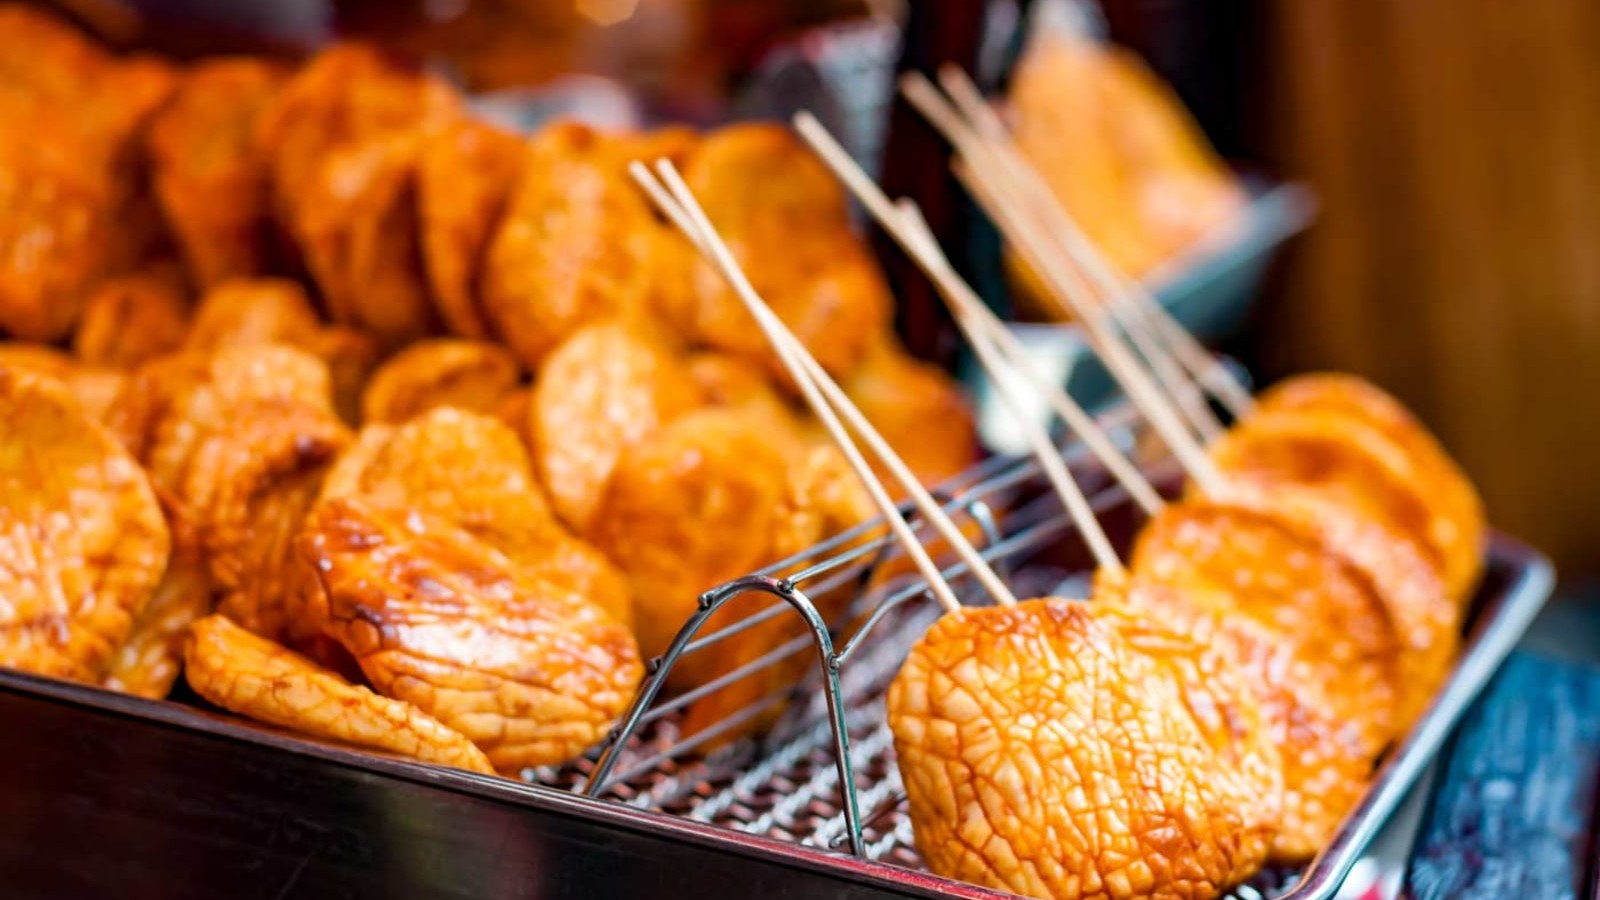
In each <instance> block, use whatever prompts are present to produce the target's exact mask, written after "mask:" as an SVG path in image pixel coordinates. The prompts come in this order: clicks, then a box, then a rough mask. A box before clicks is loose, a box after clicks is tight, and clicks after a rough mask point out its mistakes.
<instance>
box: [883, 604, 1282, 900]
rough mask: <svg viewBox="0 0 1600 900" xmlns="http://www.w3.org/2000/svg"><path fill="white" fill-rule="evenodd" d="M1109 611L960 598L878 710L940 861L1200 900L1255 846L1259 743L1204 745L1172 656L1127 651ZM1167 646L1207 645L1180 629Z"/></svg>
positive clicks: (1085, 891)
mask: <svg viewBox="0 0 1600 900" xmlns="http://www.w3.org/2000/svg"><path fill="white" fill-rule="evenodd" d="M1108 609H1109V608H1108V607H1105V606H1101V605H1100V604H1098V603H1096V604H1087V603H1079V602H1073V601H1068V600H1060V599H1054V598H1051V599H1041V600H1029V601H1026V602H1023V603H1020V604H1018V605H1016V606H1014V607H986V608H968V609H963V610H961V611H959V612H956V613H951V614H948V615H945V616H944V617H943V618H941V619H940V620H939V621H938V622H936V623H934V625H933V626H932V627H931V628H930V629H929V630H928V632H927V634H925V635H924V636H923V637H922V639H921V640H919V641H918V642H917V644H916V646H914V647H913V648H912V650H911V654H910V656H909V657H908V658H907V660H906V662H905V664H904V665H903V666H902V667H901V669H900V672H899V673H898V674H897V675H896V676H895V679H894V682H893V683H892V684H891V685H890V688H889V696H888V718H889V725H890V728H891V729H892V730H893V733H894V743H895V752H896V754H897V756H898V762H899V767H900V774H901V778H902V780H903V781H904V782H905V786H906V793H907V796H908V798H909V800H910V810H911V821H912V826H913V828H914V829H915V833H916V841H917V848H918V849H919V850H920V851H921V852H922V855H923V858H924V859H926V860H927V862H928V866H929V868H931V869H932V870H933V871H934V872H937V873H938V874H940V875H944V876H946V877H950V878H957V879H961V880H963V881H969V882H972V883H975V884H980V885H983V886H986V887H991V888H997V889H1000V890H1008V891H1014V892H1016V893H1019V894H1026V895H1028V896H1033V897H1047V898H1074V900H1110V898H1126V897H1150V898H1175V900H1176V898H1182V900H1194V898H1211V897H1216V896H1219V895H1220V894H1221V893H1222V892H1223V891H1225V890H1227V889H1228V888H1229V887H1231V886H1233V885H1235V884H1237V883H1239V882H1240V881H1242V880H1244V879H1245V878H1247V877H1249V876H1250V875H1252V874H1254V873H1255V871H1256V870H1257V869H1258V868H1259V867H1260V866H1261V864H1262V862H1263V861H1264V860H1265V859H1266V856H1267V851H1268V846H1269V844H1270V842H1271V840H1272V835H1273V827H1272V824H1271V822H1270V820H1266V821H1264V820H1263V819H1262V816H1263V815H1264V814H1266V813H1268V812H1270V807H1271V798H1272V769H1271V765H1270V760H1267V759H1265V758H1262V759H1260V760H1252V759H1251V756H1252V755H1253V754H1254V753H1255V749H1258V748H1261V745H1260V744H1255V745H1254V746H1253V747H1226V746H1225V747H1222V748H1219V747H1218V745H1217V744H1215V743H1213V741H1214V740H1215V739H1216V738H1217V735H1215V734H1213V733H1209V732H1208V730H1207V729H1206V728H1205V727H1204V726H1202V724H1201V723H1200V722H1198V721H1197V720H1196V717H1195V715H1194V714H1193V713H1192V712H1191V711H1190V698H1188V697H1186V696H1185V686H1184V684H1183V683H1182V679H1181V678H1179V677H1175V669H1174V668H1173V666H1172V665H1171V664H1169V663H1168V662H1164V661H1163V659H1162V657H1161V656H1158V655H1156V654H1153V653H1147V652H1143V651H1141V650H1139V649H1137V648H1135V647H1134V646H1133V645H1132V644H1131V643H1130V642H1129V641H1128V640H1127V639H1126V638H1125V637H1124V636H1123V635H1122V631H1121V626H1120V625H1119V619H1121V617H1120V616H1118V615H1117V614H1116V613H1115V612H1114V611H1108ZM1167 643H1168V644H1169V645H1170V649H1169V650H1168V651H1164V653H1168V654H1177V655H1180V656H1183V657H1189V658H1193V657H1194V656H1195V655H1196V654H1197V653H1203V648H1201V649H1196V648H1195V647H1194V645H1193V643H1192V642H1185V641H1184V639H1183V638H1182V637H1181V636H1179V635H1177V634H1172V635H1169V636H1168V640H1167ZM1179 668H1182V667H1181V666H1180V667H1179ZM1237 699H1238V701H1239V702H1240V703H1248V700H1249V698H1248V697H1245V696H1240V697H1238V698H1237ZM1265 752H1267V753H1270V748H1265ZM1241 754H1242V755H1241ZM1246 760H1250V762H1249V763H1248V764H1244V763H1245V762H1246ZM1258 762H1259V765H1258V764H1257V763H1258Z"/></svg>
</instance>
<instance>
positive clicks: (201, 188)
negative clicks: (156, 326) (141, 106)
mask: <svg viewBox="0 0 1600 900" xmlns="http://www.w3.org/2000/svg"><path fill="white" fill-rule="evenodd" d="M287 77H288V72H287V71H286V70H284V69H283V68H282V67H281V66H279V65H277V64H276V63H273V62H270V61H268V60H263V59H258V58H253V57H235V58H220V59H211V60H204V61H201V62H199V63H197V64H195V65H194V66H193V67H192V68H190V69H189V70H188V71H187V72H185V73H184V75H183V79H182V81H181V83H180V84H179V86H178V88H177V90H176V91H175V92H174V94H173V97H172V100H171V102H170V103H168V104H167V105H166V106H165V107H164V108H163V109H162V110H161V111H160V112H159V113H157V115H156V116H155V118H154V119H153V120H152V122H151V123H150V133H149V136H148V139H147V141H146V146H147V150H148V153H149V156H150V167H151V178H152V181H153V183H154V188H155V193H156V197H157V199H158V200H159V201H160V204H161V211H162V214H163V215H164V217H165V219H166V221H167V223H168V225H169V226H170V227H171V229H172V232H173V235H174V237H175V238H176V239H177V243H178V246H179V247H180V248H181V249H182V251H183V256H184V260H185V261H186V262H187V263H188V266H189V272H190V274H191V275H192V276H193V277H194V280H195V283H196V284H197V285H199V286H200V287H201V288H209V287H212V286H215V285H217V284H220V283H222V282H224V281H227V280H228V279H231V278H239V277H244V276H250V275H258V274H260V273H261V272H263V271H265V269H266V266H267V262H268V248H267V242H266V230H265V229H266V224H267V212H268V210H267V159H266V157H265V156H264V155H263V154H262V152H261V148H260V147H259V146H258V145H257V143H256V141H255V137H254V135H255V128H256V120H257V119H258V118H259V117H260V115H261V113H262V111H263V110H264V109H265V108H266V106H267V104H268V103H269V102H271V100H272V98H273V97H274V96H275V95H276V93H277V91H278V90H279V89H280V88H281V87H282V86H283V84H284V82H285V80H286V79H287Z"/></svg>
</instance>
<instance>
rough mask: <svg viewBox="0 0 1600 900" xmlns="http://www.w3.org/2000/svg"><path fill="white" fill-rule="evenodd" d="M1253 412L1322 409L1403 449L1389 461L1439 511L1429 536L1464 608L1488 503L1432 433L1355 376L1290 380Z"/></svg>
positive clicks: (1478, 569) (1475, 574) (1484, 534)
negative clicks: (1351, 421)
mask: <svg viewBox="0 0 1600 900" xmlns="http://www.w3.org/2000/svg"><path fill="white" fill-rule="evenodd" d="M1256 410H1257V411H1258V412H1263V413H1272V412H1279V411H1294V410H1303V411H1320V412H1328V413H1334V414H1337V415H1341V416H1346V417H1348V418H1350V419H1354V420H1356V421H1357V422H1360V423H1362V424H1364V425H1366V426H1369V427H1371V428H1375V429H1377V430H1378V431H1379V432H1381V433H1382V434H1383V436H1384V437H1386V438H1388V439H1389V440H1390V441H1392V442H1394V443H1395V444H1396V445H1398V446H1399V448H1400V450H1401V455H1400V456H1399V457H1389V458H1390V459H1392V460H1394V464H1395V465H1397V466H1398V467H1399V474H1401V475H1402V476H1403V477H1404V479H1405V480H1407V481H1408V482H1410V483H1412V484H1415V485H1417V486H1418V488H1419V493H1420V495H1421V496H1422V497H1423V499H1424V500H1425V501H1426V502H1427V503H1428V505H1429V506H1430V507H1431V508H1432V509H1433V510H1434V517H1433V522H1432V535H1433V541H1434V543H1435V544H1436V545H1437V546H1438V547H1439V549H1440V552H1441V553H1442V554H1443V556H1444V563H1445V582H1446V586H1447V587H1448V588H1449V590H1450V595H1451V596H1452V597H1455V598H1456V601H1457V602H1458V603H1465V602H1467V599H1468V597H1469V595H1470V594H1471V592H1472V589H1473V587H1474V586H1475V585H1476V584H1477V582H1478V579H1479V577H1480V576H1481V575H1482V574H1483V564H1484V553H1485V547H1486V544H1487V541H1488V523H1487V517H1486V515H1485V513H1484V509H1483V498H1481V497H1479V496H1478V492H1477V489H1476V488H1474V487H1473V485H1472V481H1471V480H1470V479H1468V478H1467V476H1466V473H1464V472H1462V471H1461V467H1460V466H1458V465H1456V462H1455V460H1453V459H1451V458H1450V455H1449V454H1448V453H1446V452H1445V451H1444V448H1443V447H1441V446H1439V442H1438V441H1437V440H1435V439H1434V437H1433V435H1431V434H1429V433H1428V430H1427V429H1426V428H1424V427H1423V426H1422V424H1421V423H1420V422H1418V421H1417V420H1416V418H1415V417H1414V416H1412V415H1411V413H1410V412H1409V411H1408V410H1407V409H1406V408H1405V407H1404V406H1403V405H1401V403H1400V402H1399V401H1398V400H1396V399H1395V398H1393V397H1391V396H1389V395H1388V394H1386V393H1384V392H1383V391H1382V390H1381V389H1380V388H1378V387H1377V386H1376V385H1373V384H1372V383H1371V382H1368V381H1364V380H1362V379H1360V378H1358V377H1356V376H1354V375H1340V374H1333V373H1323V374H1316V375H1299V376H1295V377H1294V378H1289V379H1285V380H1284V381H1281V382H1279V383H1278V384H1276V385H1274V386H1273V387H1272V388H1270V389H1269V390H1266V391H1263V392H1262V393H1261V394H1260V396H1258V397H1257V398H1256Z"/></svg>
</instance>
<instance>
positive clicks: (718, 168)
mask: <svg viewBox="0 0 1600 900" xmlns="http://www.w3.org/2000/svg"><path fill="white" fill-rule="evenodd" d="M684 180H685V181H687V182H688V184H689V187H690V188H691V189H692V190H693V191H694V192H695V195H696V197H697V198H698V199H699V200H700V202H701V204H702V205H703V206H704V207H705V211H706V215H707V217H708V218H710V220H711V222H712V223H713V224H714V225H716V226H717V229H718V231H719V232H720V233H721V234H722V235H723V236H724V238H725V240H726V241H727V243H728V246H729V249H730V250H731V251H732V252H733V254H734V257H735V258H736V259H737V260H738V262H739V263H740V265H741V267H742V268H743V269H744V270H745V272H746V274H747V275H748V276H749V278H750V282H751V284H752V285H753V286H754V287H755V288H756V291H757V292H758V293H759V294H760V295H761V297H762V298H763V299H764V300H766V301H767V303H768V305H770V306H771V307H772V310H773V312H775V313H777V315H778V317H779V318H780V319H782V320H783V321H784V323H785V324H787V325H788V326H789V328H790V330H792V331H793V332H794V333H795V336H796V337H798V338H799V339H800V341H801V343H803V344H805V345H806V348H807V349H808V350H810V351H811V353H812V355H814V356H815V357H816V358H817V361H818V362H819V363H821V364H822V366H823V368H825V369H827V370H828V371H829V372H830V373H831V374H833V375H836V376H838V375H843V374H844V373H847V372H849V371H850V370H851V369H853V368H854V367H855V365H856V364H857V363H858V362H859V361H860V360H861V358H862V357H863V356H864V355H865V354H866V352H867V349H868V346H869V345H870V344H871V342H872V341H873V340H874V339H876V338H877V337H878V336H879V335H880V334H881V333H882V332H883V331H885V330H886V328H887V322H888V316H889V310H890V307H891V305H892V301H891V300H890V298H889V293H888V289H887V287H886V286H885V285H884V283H883V276H882V274H881V273H880V272H878V270H877V267H876V264H875V263H874V262H873V260H872V257H871V255H870V254H869V253H868V252H867V251H866V249H865V247H864V245H863V244H862V243H861V241H860V239H859V238H858V237H856V235H855V234H853V233H852V231H851V228H850V219H849V213H848V207H847V205H846V203H845V197H844V193H843V190H842V188H840V186H839V184H838V183H837V182H836V181H835V180H834V178H833V176H832V175H830V174H829V173H828V170H827V168H826V167H824V166H823V165H822V163H821V162H820V161H818V160H817V158H816V156H815V155H814V154H812V153H811V152H810V151H809V150H808V149H806V147H805V146H804V145H803V144H802V143H801V142H800V141H799V140H798V139H797V138H796V137H795V136H794V134H793V133H792V132H790V131H789V129H787V128H783V127H780V126H776V125H771V124H745V125H733V126H729V127H727V128H722V129H719V130H717V131H715V132H713V133H711V134H709V135H707V136H705V137H704V138H703V139H702V140H701V141H700V142H699V143H698V144H697V145H695V147H694V148H693V149H692V150H691V151H690V153H689V156H688V159H687V161H686V162H685V168H684ZM695 277H696V284H697V287H698V299H697V306H696V312H695V329H696V330H695V336H696V338H697V339H698V340H699V341H701V342H704V343H706V344H709V345H710V346H712V347H715V348H717V349H719V350H722V351H724V352H728V353H735V354H747V355H750V356H751V358H752V359H755V360H756V361H757V362H759V363H761V364H762V365H764V366H767V367H768V369H769V370H770V371H772V372H773V373H774V374H781V373H782V367H781V365H780V364H779V362H778V360H777V358H776V356H775V355H774V354H772V353H771V351H770V350H769V349H768V348H767V344H766V342H765V341H763V340H762V338H761V332H760V329H759V327H758V326H757V325H756V322H755V320H754V319H753V318H751V317H750V314H749V312H748V311H747V310H746V309H745V308H744V305H743V303H741V302H740V301H739V299H738V297H737V296H736V295H735V294H734V293H733V291H732V289H731V288H730V287H728V285H727V284H726V283H725V282H724V281H723V279H722V278H721V276H720V275H718V274H716V273H715V272H714V271H713V270H712V268H711V267H710V265H709V264H705V263H701V264H700V266H699V268H698V269H697V274H696V276H695Z"/></svg>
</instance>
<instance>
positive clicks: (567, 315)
mask: <svg viewBox="0 0 1600 900" xmlns="http://www.w3.org/2000/svg"><path fill="white" fill-rule="evenodd" d="M611 141H612V139H611V138H609V137H608V136H606V135H603V134H601V133H599V132H597V131H595V130H593V129H591V128H588V127H587V126H584V125H579V124H577V123H574V122H561V123H557V124H554V125H550V126H547V127H545V128H544V129H542V130H540V131H539V133H538V134H536V135H534V137H533V139H532V140H531V141H530V142H529V143H528V145H527V147H526V149H525V150H524V153H523V157H522V162H521V176H520V177H519V178H518V180H517V185H516V189H515V191H514V192H513V194H512V196H511V199H510V201H509V202H508V204H507V206H506V210H505V215H504V217H503V219H502V221H501V223H500V227H499V230H498V231H496V233H495V236H494V238H493V240H492V241H491V243H490V246H489V255H488V259H487V262H486V267H485V269H484V272H483V302H484V308H485V310H486V311H487V312H488V314H489V319H490V322H491V324H492V325H493V327H494V329H495V330H496V331H497V332H498V333H499V334H500V336H501V337H502V338H504V339H505V342H506V344H507V345H508V346H510V347H511V349H512V350H513V351H515V352H516V353H517V355H518V356H520V357H521V358H522V361H523V362H524V363H525V364H527V365H528V366H531V367H538V366H539V365H540V364H541V362H542V360H543V359H544V357H545V355H546V354H548V353H550V352H551V351H552V350H554V349H555V347H556V346H557V345H559V344H560V343H562V341H563V340H564V339H566V338H567V337H568V336H569V335H571V334H573V333H574V332H575V331H577V330H578V329H580V328H582V327H583V326H584V325H586V324H589V323H592V322H597V321H600V320H602V319H605V318H608V317H611V316H615V315H632V314H635V313H639V312H642V311H645V310H647V309H649V308H650V306H651V303H652V301H651V297H652V296H653V293H654V291H655V290H656V288H655V282H656V279H657V272H656V271H655V269H654V267H653V266H652V260H653V259H654V255H655V254H656V253H657V252H659V248H661V247H663V246H667V245H666V244H664V242H662V241H660V240H659V232H660V231H661V227H662V226H661V225H660V224H659V223H658V222H657V221H656V219H655V217H654V216H653V215H652V214H651V212H650V209H649V207H648V205H647V201H646V200H645V198H644V196H643V195H642V194H641V193H640V191H639V190H638V188H636V187H635V186H634V185H633V184H632V183H631V182H629V181H628V180H627V176H626V175H625V174H624V172H623V170H622V167H621V166H620V165H619V160H618V159H617V158H616V154H617V151H616V149H615V147H614V146H613V145H612V143H611Z"/></svg>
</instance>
